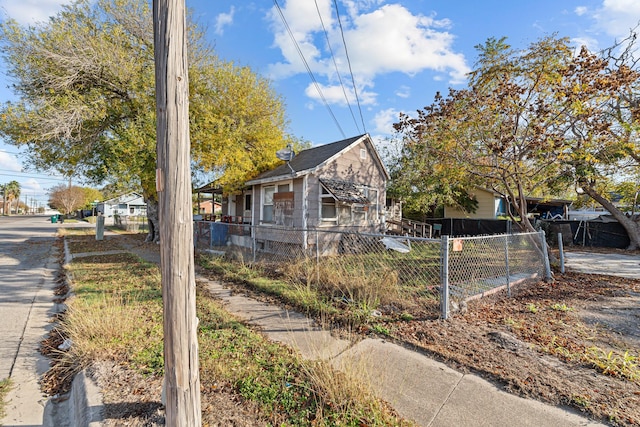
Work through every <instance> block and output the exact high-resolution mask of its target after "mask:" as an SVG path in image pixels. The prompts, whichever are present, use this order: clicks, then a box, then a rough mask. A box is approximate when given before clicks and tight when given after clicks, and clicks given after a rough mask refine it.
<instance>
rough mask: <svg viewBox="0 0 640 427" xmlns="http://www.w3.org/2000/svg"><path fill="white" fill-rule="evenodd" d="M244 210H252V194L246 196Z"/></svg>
mask: <svg viewBox="0 0 640 427" xmlns="http://www.w3.org/2000/svg"><path fill="white" fill-rule="evenodd" d="M244 210H245V211H250V210H251V194H245V195H244Z"/></svg>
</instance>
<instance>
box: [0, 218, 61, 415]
mask: <svg viewBox="0 0 640 427" xmlns="http://www.w3.org/2000/svg"><path fill="white" fill-rule="evenodd" d="M57 228H58V224H52V223H51V220H50V217H48V216H46V217H45V216H11V217H0V319H1V320H0V337H2V339H1V340H0V379H6V378H10V379H11V381H12V384H13V387H12V389H11V390H10V392H9V394H8V395H7V398H6V403H7V406H6V410H7V414H6V416H5V417H4V418H3V419H0V425H4V426H6V427H9V426H40V425H42V416H43V411H44V404H45V400H46V399H45V397H44V396H43V395H42V393H41V392H40V387H39V384H38V379H39V377H40V375H41V374H42V373H44V372H45V371H46V370H47V369H48V361H47V360H46V359H45V358H44V357H42V356H41V355H40V353H39V352H38V346H39V343H40V341H41V340H42V338H44V336H45V335H46V333H47V331H48V329H49V328H50V327H51V324H50V323H49V318H50V316H51V315H52V314H53V313H52V311H53V308H54V304H53V292H52V291H53V288H54V285H55V283H54V274H55V271H56V265H55V262H56V259H55V251H54V247H53V243H54V238H55V233H56V230H57Z"/></svg>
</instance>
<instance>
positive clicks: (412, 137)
mask: <svg viewBox="0 0 640 427" xmlns="http://www.w3.org/2000/svg"><path fill="white" fill-rule="evenodd" d="M635 40H636V38H635V37H634V35H632V36H631V37H630V38H629V39H628V41H627V45H626V46H627V47H626V49H620V46H618V47H617V48H615V49H614V48H612V49H609V50H607V51H605V55H604V57H602V56H598V55H595V54H592V53H590V52H588V51H587V50H586V49H585V48H583V49H582V50H581V52H580V53H579V54H578V55H575V54H574V50H573V49H572V47H571V46H570V45H569V42H568V40H567V39H563V38H557V37H555V36H551V37H546V38H543V39H541V40H539V41H537V42H535V43H533V44H531V45H530V46H529V47H528V48H526V49H523V50H516V49H512V48H511V47H510V46H509V45H508V44H507V43H506V41H505V39H499V40H497V39H489V40H488V41H487V42H486V43H485V44H484V45H480V46H477V48H478V51H479V57H478V61H477V63H476V67H475V69H474V70H473V72H472V73H471V74H470V79H469V87H468V88H467V89H463V90H457V91H453V90H452V91H451V92H450V93H449V95H448V96H447V97H446V98H443V97H440V96H438V97H436V100H435V102H434V103H433V104H432V105H430V106H427V107H425V108H424V109H423V110H421V111H419V112H418V115H417V117H415V118H412V117H409V116H407V115H403V116H401V120H400V122H399V123H397V124H396V125H395V127H396V129H397V130H398V132H399V135H400V137H401V139H402V142H403V150H404V151H403V153H402V154H403V155H402V157H401V158H400V159H399V161H398V162H397V163H396V169H395V172H396V175H397V176H399V177H400V179H399V181H398V183H399V184H396V185H397V187H399V188H400V189H402V190H404V192H405V193H411V192H416V190H418V191H420V192H426V191H429V190H431V191H435V192H438V193H439V194H438V195H437V196H433V195H428V196H424V195H420V197H423V198H425V200H437V201H439V199H438V197H440V198H441V200H442V201H444V203H450V204H454V203H455V202H456V199H457V198H459V196H460V194H462V192H463V191H464V190H467V189H470V187H473V186H481V187H487V188H490V189H492V190H494V191H496V192H498V193H500V194H502V195H503V196H504V197H505V198H506V199H507V200H508V201H509V203H508V207H509V208H511V207H512V208H513V209H514V210H513V211H511V210H509V211H508V213H509V215H510V216H511V218H512V219H516V218H518V219H519V220H520V222H521V224H522V225H523V227H524V228H525V229H527V230H533V227H532V224H531V222H530V221H529V218H528V212H527V203H526V197H527V196H553V195H555V194H566V193H567V192H568V190H569V189H572V188H580V189H582V190H583V191H584V193H585V194H587V195H588V196H589V197H591V198H592V199H593V200H595V201H596V202H598V203H599V204H601V205H602V206H604V207H605V208H606V209H607V210H608V211H609V212H610V213H611V214H612V215H613V216H614V217H615V218H616V219H617V220H618V221H619V222H620V223H621V224H622V226H624V227H625V229H626V230H627V232H628V234H629V237H630V239H631V243H630V245H629V248H630V249H635V248H637V247H638V244H639V242H640V228H639V223H638V221H637V218H629V217H627V216H626V215H625V213H624V212H622V211H621V210H620V209H619V208H617V207H616V206H615V205H614V204H613V203H612V202H611V200H610V197H609V195H610V194H611V192H612V190H613V184H614V183H615V181H616V180H618V181H619V180H620V178H621V177H622V178H624V177H625V176H627V177H629V176H636V175H637V173H638V172H637V171H638V167H639V166H640V162H639V159H640V142H639V141H640V135H639V134H638V132H639V131H640V96H639V94H640V91H639V90H640V80H639V76H640V73H639V72H638V70H636V69H635V68H637V66H638V65H637V64H639V63H640V62H639V61H638V59H637V58H635V57H634V56H633V54H634V52H636V49H635V48H633V44H635ZM629 46H631V47H629ZM620 51H622V53H617V52H620ZM616 55H617V56H616ZM443 187H444V188H443ZM459 189H462V190H463V191H459ZM458 204H460V203H458Z"/></svg>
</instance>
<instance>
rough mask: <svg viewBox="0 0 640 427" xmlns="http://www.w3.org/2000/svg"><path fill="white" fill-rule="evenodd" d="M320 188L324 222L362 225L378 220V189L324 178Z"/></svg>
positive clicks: (321, 217) (321, 213)
mask: <svg viewBox="0 0 640 427" xmlns="http://www.w3.org/2000/svg"><path fill="white" fill-rule="evenodd" d="M320 190H321V191H320V220H321V221H322V222H323V223H324V224H335V225H349V224H353V225H362V223H363V222H365V221H377V220H378V215H379V212H378V194H379V191H378V190H377V189H375V188H371V187H366V186H359V185H355V184H353V183H349V182H345V181H338V180H327V179H323V180H321V185H320Z"/></svg>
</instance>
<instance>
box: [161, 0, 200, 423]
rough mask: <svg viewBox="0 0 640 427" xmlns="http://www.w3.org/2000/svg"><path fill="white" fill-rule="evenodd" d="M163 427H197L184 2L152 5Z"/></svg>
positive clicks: (174, 0) (164, 1)
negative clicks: (162, 340) (162, 353)
mask: <svg viewBox="0 0 640 427" xmlns="http://www.w3.org/2000/svg"><path fill="white" fill-rule="evenodd" d="M153 28H154V46H155V67H156V69H155V70H156V113H157V126H156V127H157V138H158V140H157V142H158V148H157V150H158V168H157V170H156V188H157V190H158V203H159V211H158V216H159V224H160V266H161V273H162V298H163V302H164V369H165V392H166V415H165V417H166V425H168V426H171V427H174V426H176V427H182V426H199V425H200V424H201V414H200V376H199V373H198V366H199V365H198V337H197V328H198V319H197V318H196V288H195V286H196V283H195V272H194V265H193V264H194V262H193V213H192V207H191V173H190V157H189V78H188V73H187V44H186V20H185V0H153Z"/></svg>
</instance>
